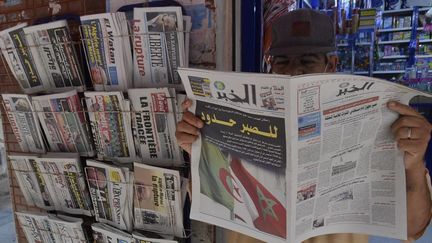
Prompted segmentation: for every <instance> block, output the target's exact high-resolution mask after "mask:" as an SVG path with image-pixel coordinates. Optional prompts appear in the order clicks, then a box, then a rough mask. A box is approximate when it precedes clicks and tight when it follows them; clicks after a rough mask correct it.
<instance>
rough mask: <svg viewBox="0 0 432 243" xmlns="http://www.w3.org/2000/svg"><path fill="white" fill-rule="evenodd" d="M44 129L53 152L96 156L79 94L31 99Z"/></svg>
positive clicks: (72, 93) (71, 92)
mask: <svg viewBox="0 0 432 243" xmlns="http://www.w3.org/2000/svg"><path fill="white" fill-rule="evenodd" d="M32 102H33V106H34V109H35V110H36V112H37V113H38V116H39V120H40V122H41V124H42V129H43V131H44V132H45V135H46V138H47V140H48V144H49V146H50V148H51V151H53V152H78V153H79V154H80V155H81V156H93V155H94V151H93V146H92V143H91V139H90V136H89V131H88V129H87V123H86V119H85V114H84V112H83V110H82V108H81V103H80V99H79V97H78V94H77V91H76V90H72V91H68V92H65V93H59V94H53V95H43V96H36V97H33V98H32Z"/></svg>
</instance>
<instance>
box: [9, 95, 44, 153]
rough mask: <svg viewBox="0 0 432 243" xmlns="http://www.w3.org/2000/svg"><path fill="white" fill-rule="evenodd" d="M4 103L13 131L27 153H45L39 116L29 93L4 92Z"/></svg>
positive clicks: (22, 149)
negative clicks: (35, 111)
mask: <svg viewBox="0 0 432 243" xmlns="http://www.w3.org/2000/svg"><path fill="white" fill-rule="evenodd" d="M2 98H3V104H4V108H5V111H6V115H7V117H8V119H9V123H10V125H11V127H12V131H13V133H14V134H15V137H16V139H17V141H18V144H19V145H20V147H21V151H22V152H25V153H45V150H46V149H45V144H44V140H43V138H42V133H41V129H40V125H39V118H38V116H37V115H36V113H34V109H33V106H32V103H31V100H30V97H29V96H28V95H21V94H3V95H2Z"/></svg>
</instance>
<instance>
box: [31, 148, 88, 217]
mask: <svg viewBox="0 0 432 243" xmlns="http://www.w3.org/2000/svg"><path fill="white" fill-rule="evenodd" d="M72 155H73V156H66V155H63V156H60V155H58V157H57V158H50V157H43V158H36V159H35V160H36V163H37V164H38V165H39V168H40V169H41V173H42V175H43V177H44V179H45V181H46V182H47V187H48V188H49V191H50V192H51V196H52V198H53V199H54V202H55V207H56V210H59V211H63V212H66V213H70V214H84V215H87V216H91V215H92V212H91V210H92V204H91V200H90V195H89V192H88V190H87V188H86V183H85V180H84V174H83V169H82V167H81V165H80V159H79V156H78V154H72Z"/></svg>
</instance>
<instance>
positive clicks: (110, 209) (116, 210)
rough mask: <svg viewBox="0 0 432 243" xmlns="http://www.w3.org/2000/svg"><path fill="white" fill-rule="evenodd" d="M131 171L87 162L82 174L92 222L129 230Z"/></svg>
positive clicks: (130, 229) (100, 163)
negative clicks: (89, 202)
mask: <svg viewBox="0 0 432 243" xmlns="http://www.w3.org/2000/svg"><path fill="white" fill-rule="evenodd" d="M131 173H132V172H129V169H128V168H126V167H117V166H114V165H109V164H107V163H106V162H98V161H95V160H87V167H86V175H87V183H88V187H89V190H90V195H91V199H92V203H93V208H94V210H95V216H96V221H98V222H101V223H106V224H109V225H111V226H114V227H117V228H119V229H122V230H126V231H129V232H131V231H132V226H133V225H132V220H133V215H132V210H133V208H132V207H133V206H132V203H133V199H132V198H133V185H132V181H131V180H132V175H131Z"/></svg>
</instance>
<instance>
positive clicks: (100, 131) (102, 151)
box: [84, 91, 136, 162]
mask: <svg viewBox="0 0 432 243" xmlns="http://www.w3.org/2000/svg"><path fill="white" fill-rule="evenodd" d="M84 96H85V97H86V103H87V110H88V111H89V117H90V125H91V129H92V133H93V139H94V140H95V144H96V150H97V154H98V158H99V159H101V160H102V159H112V160H118V161H120V162H123V161H129V162H130V161H132V159H134V158H135V157H136V154H135V147H134V141H133V136H132V132H131V131H132V128H131V127H132V124H131V114H130V104H129V101H126V100H125V99H124V98H123V93H122V92H116V91H112V92H85V93H84Z"/></svg>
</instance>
